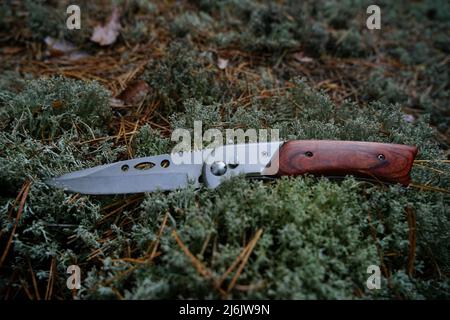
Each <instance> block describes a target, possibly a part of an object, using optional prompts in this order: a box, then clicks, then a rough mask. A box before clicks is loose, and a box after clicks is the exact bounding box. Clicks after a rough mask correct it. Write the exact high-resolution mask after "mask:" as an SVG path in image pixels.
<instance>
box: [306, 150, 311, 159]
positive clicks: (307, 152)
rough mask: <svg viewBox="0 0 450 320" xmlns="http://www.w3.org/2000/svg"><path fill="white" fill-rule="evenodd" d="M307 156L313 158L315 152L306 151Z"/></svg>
mask: <svg viewBox="0 0 450 320" xmlns="http://www.w3.org/2000/svg"><path fill="white" fill-rule="evenodd" d="M305 156H307V157H308V158H311V157H312V156H313V153H312V152H311V151H306V152H305Z"/></svg>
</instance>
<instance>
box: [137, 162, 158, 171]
mask: <svg viewBox="0 0 450 320" xmlns="http://www.w3.org/2000/svg"><path fill="white" fill-rule="evenodd" d="M154 166H155V164H154V163H153V162H141V163H138V164H137V165H135V166H134V168H135V169H138V170H148V169H151V168H153V167H154Z"/></svg>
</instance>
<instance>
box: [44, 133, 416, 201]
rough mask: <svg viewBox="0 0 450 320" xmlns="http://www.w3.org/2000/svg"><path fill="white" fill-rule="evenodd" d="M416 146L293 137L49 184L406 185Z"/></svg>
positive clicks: (104, 187)
mask: <svg viewBox="0 0 450 320" xmlns="http://www.w3.org/2000/svg"><path fill="white" fill-rule="evenodd" d="M416 154H417V147H415V146H407V145H401V144H390V143H377V142H359V141H334V140H292V141H287V142H282V141H277V142H260V143H248V144H232V145H224V146H219V147H216V148H210V149H204V150H198V151H190V152H179V153H172V154H163V155H157V156H152V157H143V158H136V159H131V160H125V161H119V162H115V163H111V164H107V165H101V166H97V167H93V168H90V169H86V170H80V171H76V172H72V173H68V174H65V175H63V176H61V177H58V178H53V179H50V180H49V181H48V184H50V185H52V186H55V187H60V188H63V189H64V190H67V191H72V192H78V193H84V194H121V193H139V192H152V191H156V190H162V191H164V190H175V189H180V188H185V187H187V186H188V185H190V184H193V185H194V186H195V187H200V186H201V185H204V186H206V187H208V188H216V187H217V186H219V185H220V183H221V182H222V181H224V180H226V179H229V178H230V177H232V176H235V175H239V174H243V175H245V176H246V177H252V178H255V177H256V178H265V177H269V178H277V177H280V176H299V175H303V174H313V175H324V176H341V177H342V176H346V175H354V176H357V177H364V178H371V179H374V180H377V181H381V182H389V183H400V184H402V185H405V186H407V185H408V184H409V183H410V181H411V178H410V171H411V168H412V165H413V161H414V158H415V156H416Z"/></svg>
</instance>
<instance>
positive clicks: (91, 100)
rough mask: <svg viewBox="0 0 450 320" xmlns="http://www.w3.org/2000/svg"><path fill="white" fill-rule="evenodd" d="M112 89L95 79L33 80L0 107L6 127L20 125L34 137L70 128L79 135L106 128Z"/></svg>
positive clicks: (93, 133) (57, 78) (109, 113)
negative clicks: (106, 87)
mask: <svg viewBox="0 0 450 320" xmlns="http://www.w3.org/2000/svg"><path fill="white" fill-rule="evenodd" d="M109 97H110V93H109V92H108V91H107V90H106V89H104V88H103V87H101V86H100V85H99V84H98V83H96V82H84V81H79V80H72V79H68V78H64V77H53V78H49V79H39V80H31V81H29V82H28V84H27V86H26V87H25V89H24V90H23V91H22V92H21V93H19V94H17V95H15V96H14V97H12V99H10V100H8V101H7V102H6V103H5V104H6V105H5V107H4V108H3V109H2V110H1V111H0V112H1V114H0V116H1V118H2V126H3V128H5V127H6V128H13V127H15V128H17V130H20V131H21V132H26V133H29V134H30V135H31V136H33V137H35V138H38V139H39V138H44V139H45V138H50V139H51V138H54V137H58V136H60V135H61V134H63V133H66V132H68V131H71V132H74V133H76V134H78V135H80V136H91V137H93V136H95V135H96V134H98V133H100V132H106V131H107V126H108V121H109V119H110V118H111V110H110V107H109Z"/></svg>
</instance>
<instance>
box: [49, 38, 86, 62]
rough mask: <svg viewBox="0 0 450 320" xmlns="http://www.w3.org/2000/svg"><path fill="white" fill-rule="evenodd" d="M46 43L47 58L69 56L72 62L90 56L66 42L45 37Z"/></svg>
mask: <svg viewBox="0 0 450 320" xmlns="http://www.w3.org/2000/svg"><path fill="white" fill-rule="evenodd" d="M44 42H45V44H46V45H47V53H46V55H47V56H51V57H62V56H67V57H68V58H69V59H70V60H78V59H81V58H85V57H87V56H88V54H87V53H86V52H84V51H80V50H78V48H77V47H76V46H75V45H74V44H72V43H71V42H69V41H66V40H59V39H55V38H52V37H45V39H44Z"/></svg>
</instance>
